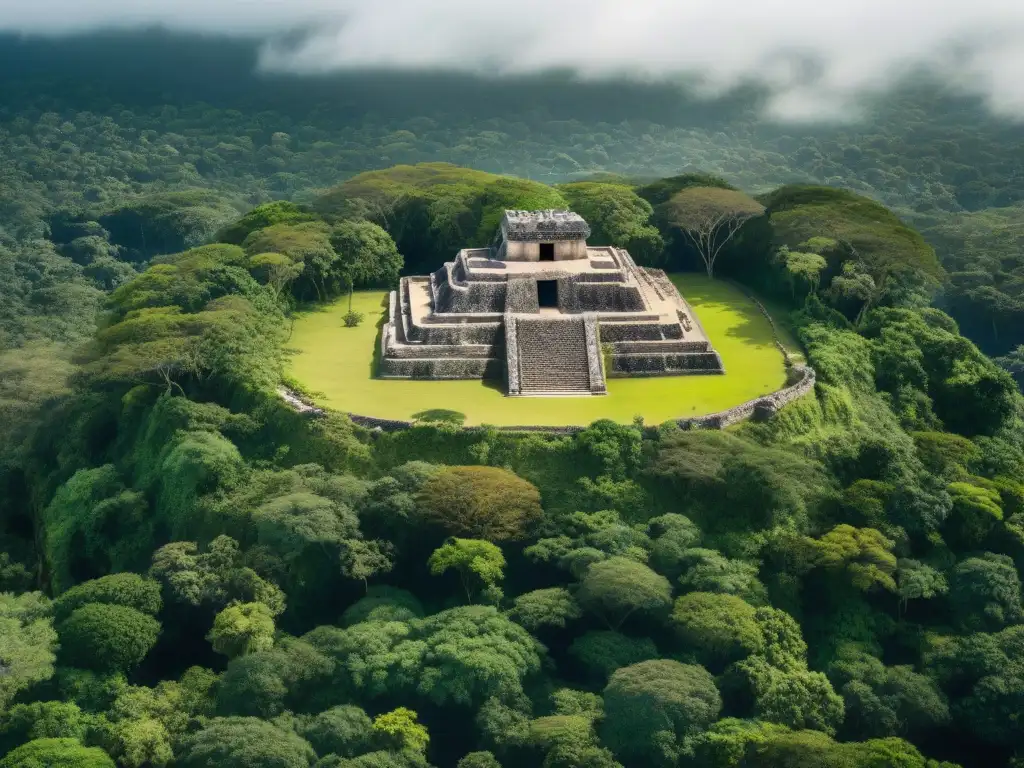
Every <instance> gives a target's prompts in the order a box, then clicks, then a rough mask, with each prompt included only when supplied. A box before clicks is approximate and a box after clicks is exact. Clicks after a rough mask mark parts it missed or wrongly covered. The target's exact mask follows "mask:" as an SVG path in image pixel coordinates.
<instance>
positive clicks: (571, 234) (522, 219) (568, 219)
mask: <svg viewBox="0 0 1024 768" xmlns="http://www.w3.org/2000/svg"><path fill="white" fill-rule="evenodd" d="M501 234H502V235H503V236H504V238H505V239H506V240H528V241H533V242H536V241H538V240H586V239H587V238H588V237H590V227H589V226H588V225H587V222H585V221H584V220H583V217H582V216H580V215H579V214H578V213H573V212H572V211H556V210H552V209H548V210H546V211H505V215H504V216H503V217H502V219H501Z"/></svg>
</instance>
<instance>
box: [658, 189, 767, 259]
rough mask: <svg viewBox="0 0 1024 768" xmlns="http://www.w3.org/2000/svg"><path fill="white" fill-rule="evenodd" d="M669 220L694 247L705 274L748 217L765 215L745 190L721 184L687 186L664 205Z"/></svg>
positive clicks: (762, 208)
mask: <svg viewBox="0 0 1024 768" xmlns="http://www.w3.org/2000/svg"><path fill="white" fill-rule="evenodd" d="M666 207H667V210H666V218H667V221H668V223H669V224H670V225H671V226H673V227H677V228H678V229H679V230H681V231H682V232H683V234H684V235H685V236H686V237H687V239H689V241H690V242H691V243H692V244H693V247H694V248H696V249H697V252H698V253H699V254H700V257H701V259H703V261H704V267H705V268H706V269H707V272H708V277H714V272H715V261H716V260H717V259H718V256H719V254H720V253H721V252H722V249H723V248H724V247H725V246H726V244H727V243H728V242H729V241H730V240H732V238H733V237H734V236H735V235H736V233H737V232H739V230H740V227H742V226H743V225H744V224H746V223H747V222H748V221H749V220H750V219H753V218H755V217H757V216H761V215H762V214H764V210H765V209H764V206H763V205H761V204H760V203H759V202H757V200H755V199H754V198H752V197H750V195H747V194H746V193H744V192H740V191H738V190H733V189H722V188H720V187H689V188H687V189H683V190H681V191H679V192H677V193H676V194H674V195H673V196H672V197H671V199H670V200H669V201H668V203H667V204H666Z"/></svg>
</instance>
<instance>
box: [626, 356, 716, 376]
mask: <svg viewBox="0 0 1024 768" xmlns="http://www.w3.org/2000/svg"><path fill="white" fill-rule="evenodd" d="M709 373H725V366H723V365H722V358H721V357H719V355H718V353H717V352H714V351H712V352H696V353H689V354H664V353H663V354H657V353H650V354H633V355H619V354H614V353H613V354H612V370H611V371H610V372H609V376H613V377H616V378H618V377H624V376H678V375H680V374H709Z"/></svg>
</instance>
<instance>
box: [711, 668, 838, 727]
mask: <svg viewBox="0 0 1024 768" xmlns="http://www.w3.org/2000/svg"><path fill="white" fill-rule="evenodd" d="M730 678H731V681H730V684H731V685H732V684H734V683H732V681H737V682H741V683H742V684H743V685H745V687H746V689H747V694H748V695H749V697H750V699H751V701H752V702H753V715H754V716H755V717H757V718H759V719H762V720H768V721H771V722H773V723H780V724H782V725H786V726H789V727H790V728H811V729H813V730H817V731H824V732H825V733H828V734H829V735H832V734H835V732H836V729H837V728H838V727H839V724H840V723H842V721H843V715H844V707H843V700H842V698H841V697H840V696H839V695H838V694H837V693H836V692H835V691H834V690H833V689H832V685H831V683H829V681H828V678H827V677H825V675H823V674H821V673H820V672H811V671H809V670H808V669H807V668H806V667H802V668H801V667H790V668H788V669H780V668H779V667H776V666H774V665H772V664H770V663H769V662H768V661H767V660H766V659H765V658H764V657H763V656H749V657H747V658H746V659H744V660H742V661H739V662H737V663H736V664H735V665H734V666H733V667H732V669H731V671H730Z"/></svg>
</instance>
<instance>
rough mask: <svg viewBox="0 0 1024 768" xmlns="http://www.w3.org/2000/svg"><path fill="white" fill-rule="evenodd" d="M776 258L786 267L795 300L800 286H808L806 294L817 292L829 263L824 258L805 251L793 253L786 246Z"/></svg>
mask: <svg viewBox="0 0 1024 768" xmlns="http://www.w3.org/2000/svg"><path fill="white" fill-rule="evenodd" d="M776 258H777V259H778V261H780V262H781V263H782V265H783V266H784V267H785V270H786V278H787V281H788V282H789V286H790V291H791V292H792V297H793V299H796V287H797V285H798V284H802V285H804V286H806V290H805V293H816V292H817V290H818V284H819V282H820V280H821V273H822V270H824V269H825V266H826V265H827V263H828V262H826V261H825V257H824V256H822V255H820V254H818V253H808V252H805V251H791V250H789V248H787V247H786V246H782V247H780V248H779V251H778V253H777V254H776Z"/></svg>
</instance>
